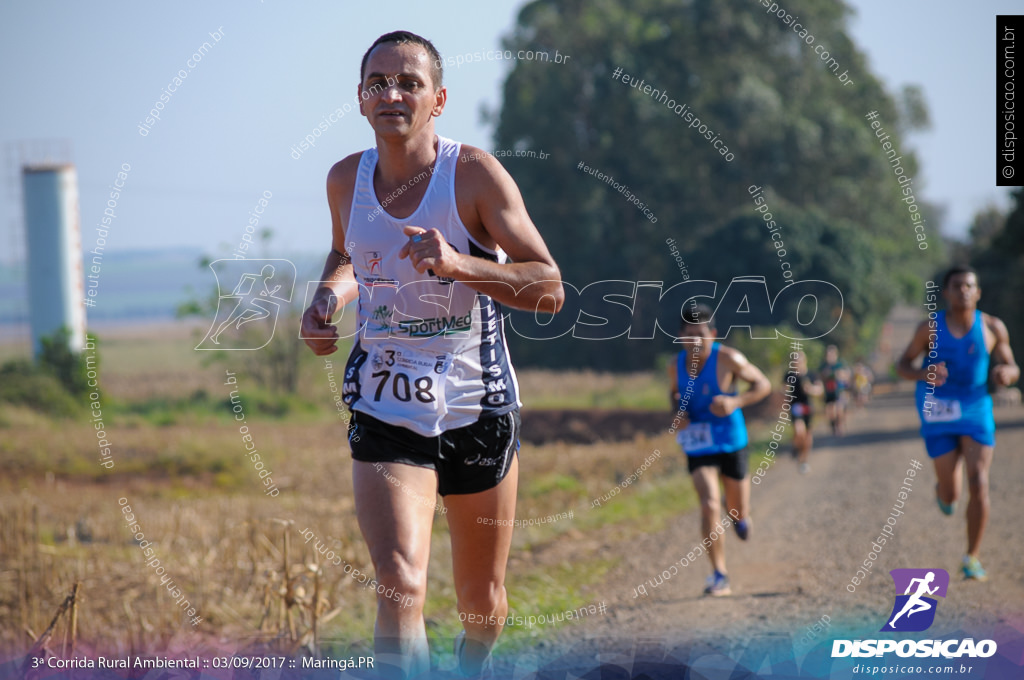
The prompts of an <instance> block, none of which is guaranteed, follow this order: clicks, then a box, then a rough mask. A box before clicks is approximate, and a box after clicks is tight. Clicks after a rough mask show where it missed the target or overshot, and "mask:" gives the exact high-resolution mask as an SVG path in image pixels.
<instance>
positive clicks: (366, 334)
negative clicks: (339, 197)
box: [344, 136, 520, 437]
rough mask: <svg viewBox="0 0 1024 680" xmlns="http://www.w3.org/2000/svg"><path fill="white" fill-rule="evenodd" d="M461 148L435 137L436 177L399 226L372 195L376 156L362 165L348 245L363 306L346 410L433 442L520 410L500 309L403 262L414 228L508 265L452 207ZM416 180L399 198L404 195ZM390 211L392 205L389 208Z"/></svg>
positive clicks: (372, 152)
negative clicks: (405, 230) (477, 238)
mask: <svg viewBox="0 0 1024 680" xmlns="http://www.w3.org/2000/svg"><path fill="white" fill-rule="evenodd" d="M460 147H461V145H460V144H459V143H457V142H454V141H452V140H450V139H446V138H444V137H441V136H438V138H437V161H436V162H435V164H434V171H433V173H430V174H429V179H428V176H427V175H424V176H422V177H421V178H419V181H420V182H427V181H429V184H428V186H427V191H426V193H425V194H424V196H423V198H422V200H421V201H420V204H419V207H417V208H416V211H415V212H414V213H413V214H412V215H410V216H409V217H407V218H405V219H398V218H395V217H392V216H391V215H389V214H388V213H387V207H386V206H381V204H380V202H379V201H378V200H377V195H376V193H375V192H374V190H373V173H374V170H375V169H376V167H377V158H378V155H377V149H376V148H373V149H367V150H366V151H364V152H363V154H362V157H361V158H360V161H359V171H358V175H357V177H356V185H355V190H354V193H353V196H352V210H351V212H350V213H349V219H348V227H347V229H346V234H345V237H346V241H347V243H346V245H347V250H348V253H349V255H350V256H351V258H352V267H353V269H354V271H355V278H356V283H358V284H359V302H358V316H357V328H359V329H360V330H359V332H358V333H357V334H356V341H355V343H354V344H353V346H352V352H351V354H350V355H349V358H348V363H347V365H346V367H345V384H344V399H345V403H346V404H348V406H349V408H351V409H353V410H355V411H359V412H361V413H366V414H368V415H371V416H373V417H374V418H378V419H379V420H382V421H384V422H387V423H390V424H392V425H399V426H401V427H405V428H408V429H409V430H412V431H413V432H416V433H417V434H421V435H423V436H427V437H431V436H436V435H439V434H441V433H442V432H444V431H446V430H451V429H455V428H457V427H463V426H465V425H470V424H472V423H474V422H476V421H477V420H480V419H483V418H491V417H495V416H499V415H502V414H504V413H508V412H509V411H511V410H513V409H515V408H517V407H518V406H520V402H519V385H518V383H517V381H516V374H515V371H514V370H513V368H512V364H511V362H510V361H509V356H508V350H507V348H506V346H505V330H504V324H503V323H502V310H501V306H500V305H499V304H498V303H496V302H495V301H494V300H492V299H491V298H490V297H489V296H487V295H484V294H482V293H478V292H476V291H475V290H473V289H472V288H470V287H469V286H466V285H465V284H461V283H455V282H453V281H452V280H451V279H446V278H439V277H437V276H434V275H433V274H432V273H430V272H429V271H428V272H425V273H422V274H421V273H419V272H417V271H416V269H415V268H414V267H413V266H412V264H410V262H409V259H408V258H405V259H401V260H400V259H398V252H399V251H400V250H401V249H402V246H404V245H405V243H406V242H408V240H409V237H408V236H405V235H404V234H403V233H402V229H403V228H404V227H406V226H409V225H414V226H417V227H422V228H424V229H431V228H433V229H437V230H438V231H440V232H441V234H442V235H443V236H444V238H445V240H446V241H447V242H448V243H449V244H450V245H451V246H452V247H453V248H454V249H455V250H457V251H458V252H460V253H463V254H470V255H473V256H476V257H483V258H486V259H488V260H492V261H494V262H499V263H504V262H505V261H506V259H507V258H506V256H505V253H504V252H502V251H501V250H500V249H499V250H497V251H494V250H491V249H489V248H485V247H484V246H482V245H481V244H480V243H478V242H477V241H475V240H474V239H473V237H472V236H470V234H469V231H468V230H467V229H466V227H465V225H463V224H462V220H461V219H460V218H459V213H458V209H457V207H456V204H455V167H456V163H457V162H458V159H459V150H460ZM415 183H417V180H416V178H414V179H413V180H412V181H410V182H409V183H408V184H406V185H405V187H400V188H399V190H398V191H407V190H409V189H411V188H412V186H413V185H414V184H415ZM385 201H387V199H386V198H385Z"/></svg>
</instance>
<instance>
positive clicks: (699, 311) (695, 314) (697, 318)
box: [679, 303, 715, 331]
mask: <svg viewBox="0 0 1024 680" xmlns="http://www.w3.org/2000/svg"><path fill="white" fill-rule="evenodd" d="M714 315H715V312H714V311H713V310H712V309H711V308H710V307H708V306H707V305H705V304H703V303H701V304H697V305H693V304H691V305H689V306H687V307H685V308H684V309H683V322H682V323H681V324H679V330H681V331H683V330H686V327H687V326H691V325H693V324H698V323H706V324H707V325H708V328H709V329H711V330H715V319H714Z"/></svg>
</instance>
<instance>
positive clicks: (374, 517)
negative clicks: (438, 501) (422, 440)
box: [352, 460, 437, 678]
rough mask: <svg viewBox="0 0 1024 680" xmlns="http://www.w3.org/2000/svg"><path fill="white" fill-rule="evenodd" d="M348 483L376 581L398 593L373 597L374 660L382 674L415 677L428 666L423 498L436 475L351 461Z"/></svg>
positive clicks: (427, 524) (429, 517)
mask: <svg viewBox="0 0 1024 680" xmlns="http://www.w3.org/2000/svg"><path fill="white" fill-rule="evenodd" d="M377 465H380V466H381V469H379V470H378V468H377V467H376V466H377ZM384 472H387V474H388V476H389V477H390V479H389V478H388V477H385V476H384ZM392 480H396V481H397V482H398V483H397V484H396V483H395V481H392ZM352 486H353V489H354V492H355V501H356V516H357V517H358V519H359V528H360V530H361V531H362V533H363V538H364V539H365V540H366V546H367V548H368V549H369V551H370V559H371V560H372V561H373V568H374V570H375V572H376V578H377V583H379V584H381V585H383V586H385V589H391V588H394V592H395V593H398V594H399V595H400V596H399V601H398V602H396V601H395V600H394V599H392V598H387V597H384V596H383V595H380V594H379V595H378V596H377V622H376V625H375V626H374V653H375V657H374V658H375V659H377V662H378V664H380V666H381V671H382V673H383V674H385V675H386V676H389V677H395V678H402V677H410V678H412V677H416V676H417V675H419V674H420V673H424V672H427V671H429V670H430V654H429V650H428V648H427V633H426V629H425V627H424V624H423V604H424V602H425V600H426V594H427V563H428V562H429V560H430V530H431V526H432V524H433V520H434V511H433V508H432V507H431V505H430V504H428V503H425V502H424V499H426V500H428V501H433V500H434V499H435V497H436V493H437V476H436V473H435V472H434V471H433V470H431V469H429V468H422V467H415V466H412V465H403V464H399V463H368V462H364V461H358V460H354V461H352ZM403 489H404V491H403Z"/></svg>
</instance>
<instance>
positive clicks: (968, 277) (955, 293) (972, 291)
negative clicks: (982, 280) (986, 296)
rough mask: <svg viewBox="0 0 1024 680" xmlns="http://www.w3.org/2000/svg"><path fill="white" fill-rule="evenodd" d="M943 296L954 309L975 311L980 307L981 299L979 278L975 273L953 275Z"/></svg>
mask: <svg viewBox="0 0 1024 680" xmlns="http://www.w3.org/2000/svg"><path fill="white" fill-rule="evenodd" d="M943 295H944V296H945V297H946V302H948V303H949V306H950V307H951V308H952V309H957V310H965V309H966V310H971V309H974V308H975V307H977V306H978V300H979V299H980V298H981V288H980V287H979V286H978V277H977V276H975V275H974V273H973V272H967V273H964V274H953V276H951V277H949V283H947V284H946V290H944V291H943Z"/></svg>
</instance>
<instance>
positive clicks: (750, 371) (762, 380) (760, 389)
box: [733, 352, 772, 408]
mask: <svg viewBox="0 0 1024 680" xmlns="http://www.w3.org/2000/svg"><path fill="white" fill-rule="evenodd" d="M733 362H734V364H735V368H734V369H733V372H734V373H735V375H736V377H737V378H739V379H740V380H743V381H745V382H746V383H747V384H749V385H750V389H748V390H747V391H746V392H744V393H743V394H740V395H738V396H737V399H738V400H739V405H738V406H737V408H743V407H744V406H750V405H751V404H756V403H757V402H759V401H761V400H762V399H764V398H765V397H767V396H768V395H769V394H771V393H772V383H771V381H770V380H768V378H767V376H765V374H764V373H762V372H761V369H759V368H758V367H757V366H755V365H754V364H752V363H750V361H748V360H747V358H746V357H745V356H743V355H742V354H740V353H739V352H736V354H735V355H734V357H733Z"/></svg>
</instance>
